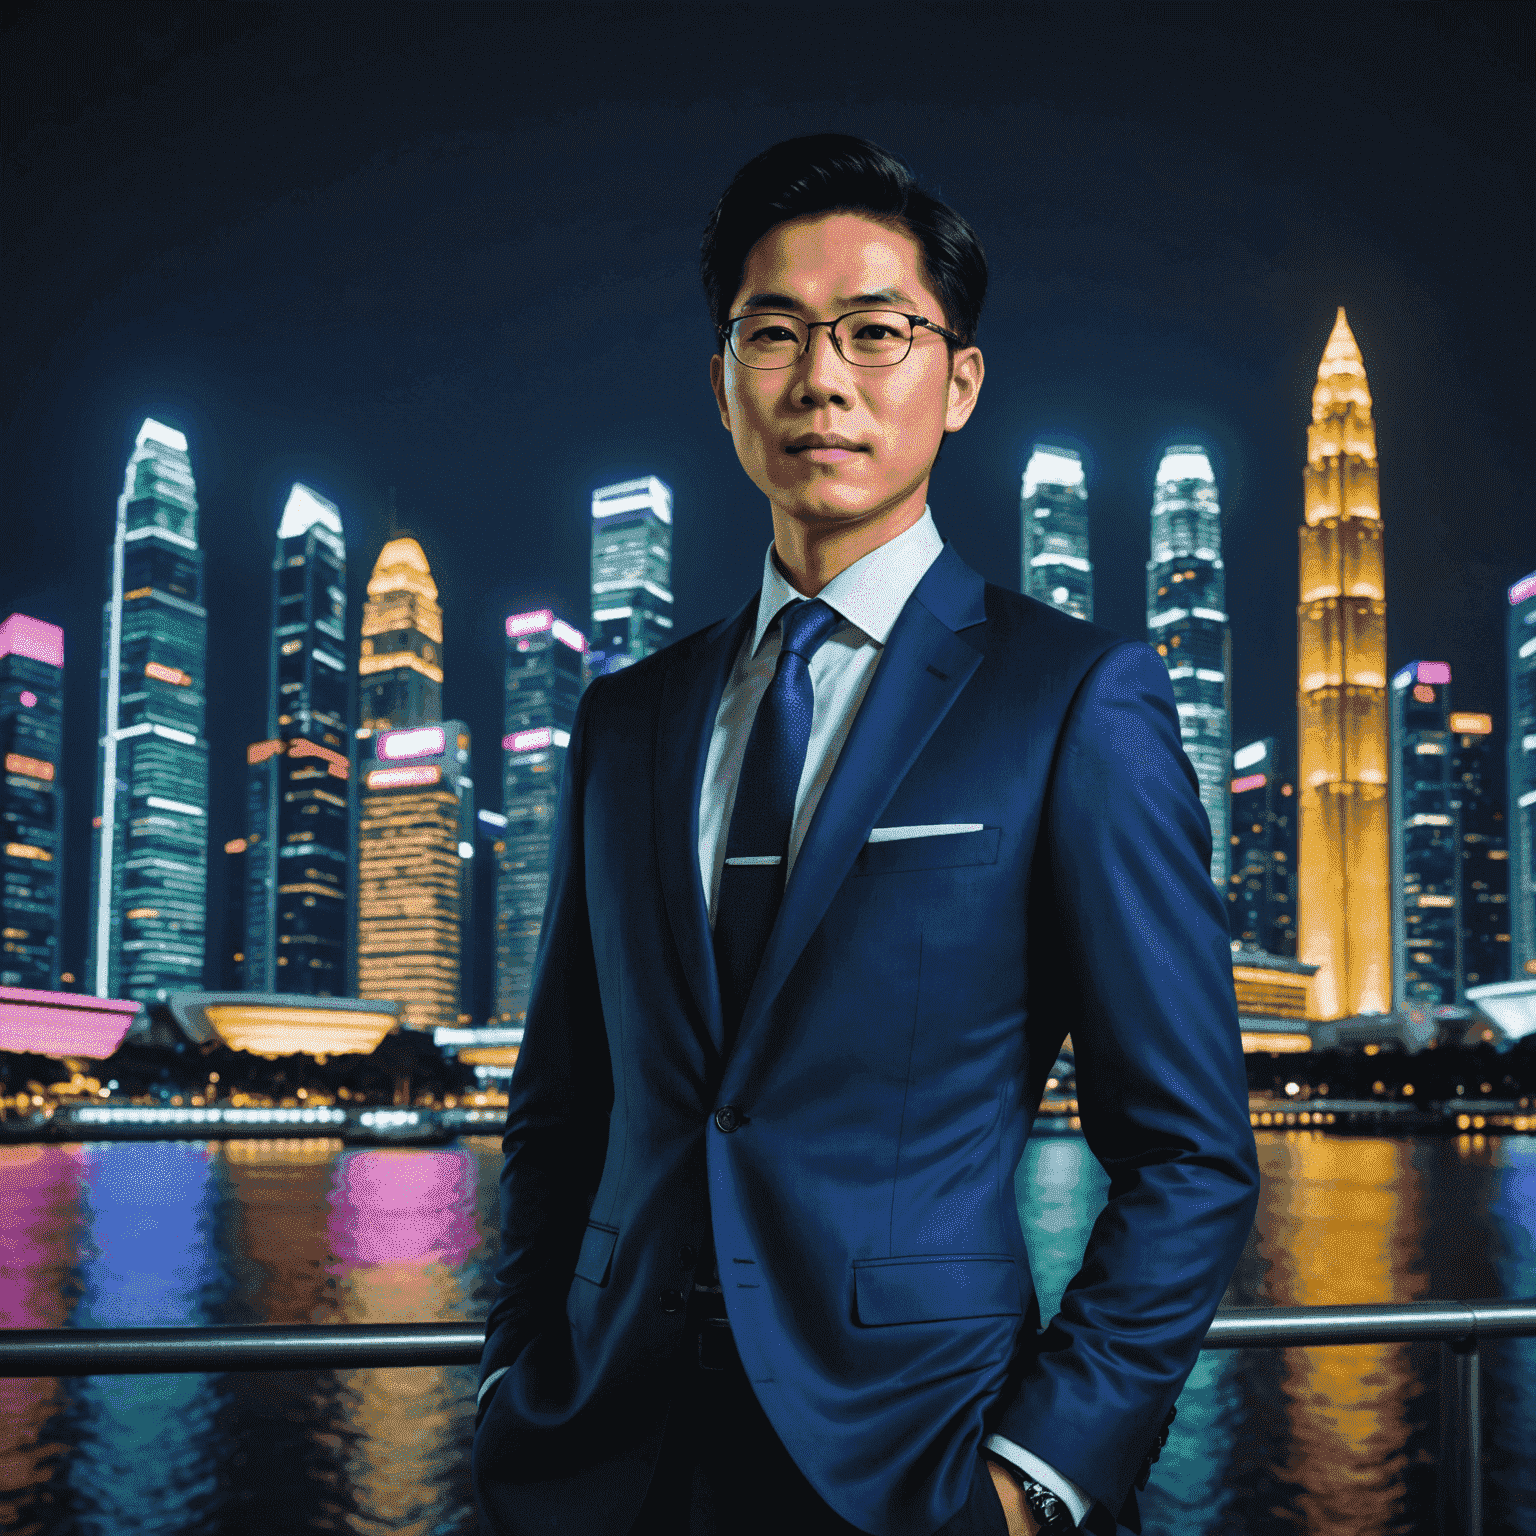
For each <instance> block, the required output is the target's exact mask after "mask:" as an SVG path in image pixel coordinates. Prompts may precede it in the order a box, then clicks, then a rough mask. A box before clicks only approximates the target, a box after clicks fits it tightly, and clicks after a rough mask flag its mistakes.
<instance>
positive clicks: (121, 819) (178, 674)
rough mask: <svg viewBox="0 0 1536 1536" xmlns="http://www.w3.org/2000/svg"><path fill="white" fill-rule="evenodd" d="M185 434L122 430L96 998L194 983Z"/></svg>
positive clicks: (199, 756) (193, 536)
mask: <svg viewBox="0 0 1536 1536" xmlns="http://www.w3.org/2000/svg"><path fill="white" fill-rule="evenodd" d="M197 532H198V530H197V492H196V487H195V485H194V484H193V480H192V465H191V461H190V460H189V459H188V457H187V440H186V438H185V437H184V436H183V435H182V434H181V433H180V432H178V431H176V430H175V429H174V428H173V427H168V426H165V425H163V424H162V423H161V422H158V421H153V420H146V421H145V423H144V425H143V426H142V427H140V428H139V432H138V436H137V437H136V438H135V440H134V450H133V453H132V455H131V456H130V458H129V460H128V469H127V473H126V475H125V477H124V482H123V492H122V495H121V496H119V497H118V501H117V526H116V531H115V533H114V535H113V540H112V546H111V551H110V555H109V562H108V572H107V602H106V607H105V609H104V610H103V614H102V665H101V684H102V686H101V717H100V720H101V732H100V751H99V757H98V774H97V790H96V816H95V820H94V822H93V827H94V834H95V835H94V837H93V839H92V844H93V846H92V860H91V874H92V878H91V932H90V958H89V961H88V964H87V972H86V979H87V985H88V986H89V988H90V990H91V991H92V992H94V993H95V994H96V995H97V996H98V997H136V998H144V999H155V998H164V997H165V996H167V995H168V994H169V993H170V992H173V991H178V990H183V989H187V988H193V989H195V988H197V987H199V986H200V985H201V984H202V979H203V959H204V946H205V939H206V923H207V917H206V908H207V890H208V746H207V742H206V741H205V740H204V737H203V720H204V706H205V701H204V694H203V689H204V687H205V686H206V676H207V674H206V663H207V650H208V615H207V611H206V610H205V609H204V607H203V556H202V551H201V550H200V549H199V548H198V542H197Z"/></svg>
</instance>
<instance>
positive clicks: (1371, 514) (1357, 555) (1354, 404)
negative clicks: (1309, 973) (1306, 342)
mask: <svg viewBox="0 0 1536 1536" xmlns="http://www.w3.org/2000/svg"><path fill="white" fill-rule="evenodd" d="M1303 487H1304V514H1305V518H1306V521H1305V523H1304V525H1303V526H1302V528H1301V531H1300V539H1301V592H1300V597H1301V601H1300V603H1299V605H1298V606H1297V610H1296V618H1297V623H1296V629H1297V635H1296V659H1297V666H1296V714H1297V722H1296V723H1297V740H1298V754H1297V755H1298V759H1299V763H1298V774H1297V778H1298V789H1299V790H1300V798H1301V807H1300V813H1299V814H1300V846H1299V848H1298V850H1297V864H1298V873H1299V876H1300V890H1299V899H1298V907H1299V911H1298V914H1297V915H1298V919H1299V928H1300V940H1299V943H1298V945H1297V953H1298V955H1299V957H1300V958H1301V959H1302V960H1305V961H1308V962H1310V963H1311V964H1313V965H1315V966H1317V968H1318V969H1317V973H1316V975H1315V976H1314V977H1313V978H1312V1003H1311V1006H1312V1014H1313V1017H1314V1018H1317V1019H1338V1018H1345V1017H1348V1016H1350V1015H1352V1014H1360V1013H1385V1012H1386V1011H1387V1010H1388V1009H1389V1008H1390V1007H1391V1006H1392V959H1391V957H1392V895H1391V872H1390V862H1391V861H1390V854H1389V849H1390V846H1391V838H1390V827H1389V816H1388V805H1387V750H1388V749H1387V708H1386V700H1387V603H1386V587H1385V584H1384V578H1383V571H1382V551H1381V502H1380V496H1379V494H1378V488H1377V466H1376V428H1375V424H1374V423H1373V422H1372V420H1371V392H1370V388H1369V386H1368V385H1367V384H1366V378H1365V364H1364V362H1363V361H1362V360H1361V357H1360V348H1359V347H1358V346H1357V345H1356V344H1355V338H1354V335H1353V334H1352V333H1351V331H1350V329H1349V322H1348V321H1347V320H1346V319H1345V318H1344V311H1343V309H1340V310H1339V313H1338V318H1337V320H1336V321H1335V322H1334V327H1333V334H1332V335H1331V336H1329V338H1328V345H1327V347H1326V348H1325V349H1324V351H1323V359H1322V362H1321V363H1320V364H1319V365H1318V370H1317V385H1316V387H1315V388H1314V389H1313V391H1312V422H1311V425H1310V426H1309V427H1308V428H1307V467H1306V470H1305V473H1304V475H1303Z"/></svg>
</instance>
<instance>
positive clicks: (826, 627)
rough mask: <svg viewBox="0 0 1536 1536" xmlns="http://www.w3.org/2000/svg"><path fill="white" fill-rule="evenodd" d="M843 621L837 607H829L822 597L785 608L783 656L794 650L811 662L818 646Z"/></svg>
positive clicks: (802, 658) (780, 651) (780, 652)
mask: <svg viewBox="0 0 1536 1536" xmlns="http://www.w3.org/2000/svg"><path fill="white" fill-rule="evenodd" d="M841 622H842V619H841V616H840V615H839V614H838V613H837V612H836V610H835V609H832V608H829V607H828V606H827V605H826V604H825V603H824V602H822V601H821V599H820V598H814V599H812V600H811V601H810V602H798V603H796V604H795V605H794V606H793V607H791V608H786V609H785V610H784V621H783V623H784V642H783V644H782V645H781V646H780V648H779V654H780V655H781V656H782V655H783V654H784V653H785V652H793V653H794V654H795V655H796V656H798V657H799V658H800V659H801V660H802V661H804V662H806V663H809V662H810V659H811V657H812V656H814V655H815V654H816V649H817V647H818V646H819V645H820V644H821V642H822V641H823V640H825V639H826V638H827V636H828V635H830V634H831V633H832V631H833V630H834V629H836V628H837V626H838V625H839V624H840V623H841Z"/></svg>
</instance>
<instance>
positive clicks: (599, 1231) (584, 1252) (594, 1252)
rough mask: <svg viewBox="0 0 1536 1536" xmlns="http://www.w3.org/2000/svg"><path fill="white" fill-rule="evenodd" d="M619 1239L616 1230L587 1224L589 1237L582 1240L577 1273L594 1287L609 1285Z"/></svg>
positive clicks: (592, 1223)
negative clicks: (615, 1246)
mask: <svg viewBox="0 0 1536 1536" xmlns="http://www.w3.org/2000/svg"><path fill="white" fill-rule="evenodd" d="M618 1237H619V1234H618V1231H617V1229H616V1228H613V1227H601V1226H599V1225H598V1224H597V1223H596V1222H595V1221H589V1222H588V1223H587V1235H586V1236H585V1237H584V1238H582V1240H581V1253H580V1255H579V1256H578V1258H577V1260H576V1273H577V1274H578V1275H580V1276H581V1278H582V1279H583V1280H590V1281H591V1282H592V1283H593V1285H607V1284H608V1266H609V1264H610V1263H611V1262H612V1260H613V1245H614V1243H616V1242H617V1241H618Z"/></svg>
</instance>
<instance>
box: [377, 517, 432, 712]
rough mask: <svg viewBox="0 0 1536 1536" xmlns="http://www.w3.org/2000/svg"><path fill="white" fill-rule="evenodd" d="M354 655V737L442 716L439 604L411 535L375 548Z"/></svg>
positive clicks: (424, 558) (425, 563)
mask: <svg viewBox="0 0 1536 1536" xmlns="http://www.w3.org/2000/svg"><path fill="white" fill-rule="evenodd" d="M359 653H360V654H359V656H358V662H357V671H358V697H359V713H360V714H361V716H362V720H361V723H360V726H359V734H360V735H362V736H365V737H366V736H368V735H371V734H372V733H373V732H374V731H388V730H401V729H403V728H405V727H407V726H412V725H427V724H429V723H431V722H434V721H441V720H442V718H443V610H442V609H441V608H440V607H438V603H437V583H436V582H435V581H433V580H432V571H431V568H430V567H429V566H428V565H427V557H426V556H425V555H424V554H423V553H422V549H421V545H420V544H418V543H417V542H416V540H415V539H412V538H398V539H391V540H390V541H389V543H387V544H386V545H385V546H384V548H383V549H382V550H380V551H379V558H378V560H377V561H376V562H375V563H374V567H373V575H372V576H370V577H369V578H368V597H367V600H366V601H365V602H364V604H363V636H362V641H361V643H360V645H359Z"/></svg>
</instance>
